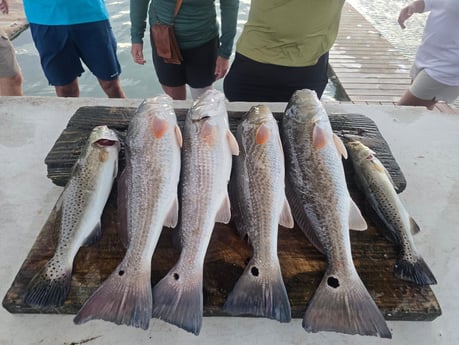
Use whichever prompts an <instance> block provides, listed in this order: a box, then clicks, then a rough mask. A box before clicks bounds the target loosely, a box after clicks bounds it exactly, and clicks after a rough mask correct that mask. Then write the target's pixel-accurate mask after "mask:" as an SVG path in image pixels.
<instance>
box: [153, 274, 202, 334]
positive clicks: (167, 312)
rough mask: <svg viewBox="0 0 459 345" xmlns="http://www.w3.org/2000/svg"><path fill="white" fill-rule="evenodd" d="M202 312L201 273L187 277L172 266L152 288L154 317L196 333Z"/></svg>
mask: <svg viewBox="0 0 459 345" xmlns="http://www.w3.org/2000/svg"><path fill="white" fill-rule="evenodd" d="M202 314H203V292H202V275H200V276H199V277H194V278H193V279H187V278H186V277H184V275H183V274H180V273H178V271H177V270H176V269H175V268H173V269H172V270H171V271H170V272H169V273H168V274H167V275H166V276H165V277H164V278H163V279H162V280H160V281H159V282H158V284H156V286H155V287H154V288H153V313H152V315H153V317H154V318H157V319H161V320H163V321H166V322H168V323H170V324H173V325H175V326H177V327H180V328H182V329H184V330H185V331H187V332H191V333H193V334H195V335H198V334H199V332H200V330H201V325H202Z"/></svg>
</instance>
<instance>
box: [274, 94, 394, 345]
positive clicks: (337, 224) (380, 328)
mask: <svg viewBox="0 0 459 345" xmlns="http://www.w3.org/2000/svg"><path fill="white" fill-rule="evenodd" d="M281 138H282V143H283V147H284V152H285V156H286V163H285V164H286V193H287V199H288V201H289V203H290V206H291V207H292V213H293V217H294V219H295V221H296V222H297V224H298V226H299V227H300V229H301V230H302V231H303V232H304V233H305V235H306V236H307V237H308V238H311V237H313V238H314V239H313V241H315V242H316V244H317V245H318V246H319V247H320V248H321V249H322V251H323V253H324V254H325V257H326V261H327V268H326V271H325V274H324V276H323V278H322V280H321V282H320V284H319V286H318V287H317V289H316V291H315V292H314V295H313V296H312V298H311V300H310V301H309V303H308V305H307V308H306V311H305V313H304V316H303V322H302V326H303V328H304V329H305V330H306V331H308V332H320V331H333V332H340V333H346V334H360V335H371V336H378V335H379V336H380V337H382V338H391V337H392V335H391V332H390V330H389V328H388V327H387V324H386V322H385V320H384V317H383V315H382V313H381V311H380V310H379V309H378V307H377V305H376V303H375V302H374V300H373V299H372V297H371V295H370V294H369V292H368V290H367V289H366V287H365V285H364V284H363V282H362V280H361V279H360V277H359V275H358V273H357V270H356V268H355V266H354V262H353V259H352V254H351V243H350V234H349V230H350V229H354V230H365V229H366V228H367V223H366V221H365V219H364V218H363V217H362V214H361V212H360V210H359V208H358V207H357V205H356V204H355V202H354V201H353V200H352V199H351V196H350V194H349V191H348V189H347V184H346V179H345V174H344V167H343V163H342V158H347V151H346V148H345V146H344V144H343V142H342V141H341V140H340V139H339V137H338V136H337V135H336V134H335V133H333V130H332V128H331V125H330V121H329V118H328V114H327V112H326V110H325V108H324V107H323V105H322V103H321V102H320V101H319V99H318V97H317V94H316V93H315V91H312V90H308V89H302V90H297V91H295V92H294V94H293V95H292V97H291V99H290V100H289V102H288V104H287V106H286V109H285V111H284V116H283V118H282V120H281ZM313 241H311V242H313Z"/></svg>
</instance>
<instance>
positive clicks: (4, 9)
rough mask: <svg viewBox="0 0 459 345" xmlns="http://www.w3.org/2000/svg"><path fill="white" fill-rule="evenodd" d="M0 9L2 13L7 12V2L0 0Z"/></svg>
mask: <svg viewBox="0 0 459 345" xmlns="http://www.w3.org/2000/svg"><path fill="white" fill-rule="evenodd" d="M0 10H1V11H2V13H3V14H8V12H9V9H8V2H7V1H6V0H0Z"/></svg>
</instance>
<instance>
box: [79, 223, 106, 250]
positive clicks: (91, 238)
mask: <svg viewBox="0 0 459 345" xmlns="http://www.w3.org/2000/svg"><path fill="white" fill-rule="evenodd" d="M101 237H102V226H101V224H100V220H99V222H98V223H97V224H96V225H95V226H94V229H93V230H92V231H91V233H90V234H89V235H88V237H86V239H85V240H84V243H83V246H91V245H93V244H94V243H97V242H98V241H99V240H100V238H101Z"/></svg>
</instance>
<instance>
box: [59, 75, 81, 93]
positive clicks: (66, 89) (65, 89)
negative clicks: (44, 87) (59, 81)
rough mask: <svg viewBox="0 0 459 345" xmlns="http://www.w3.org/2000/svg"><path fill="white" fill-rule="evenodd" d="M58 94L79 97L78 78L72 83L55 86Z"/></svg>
mask: <svg viewBox="0 0 459 345" xmlns="http://www.w3.org/2000/svg"><path fill="white" fill-rule="evenodd" d="M54 88H55V89H56V95H57V96H58V97H79V96H80V88H79V86H78V79H77V78H75V79H74V80H73V81H72V82H71V83H70V84H67V85H62V86H54Z"/></svg>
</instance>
